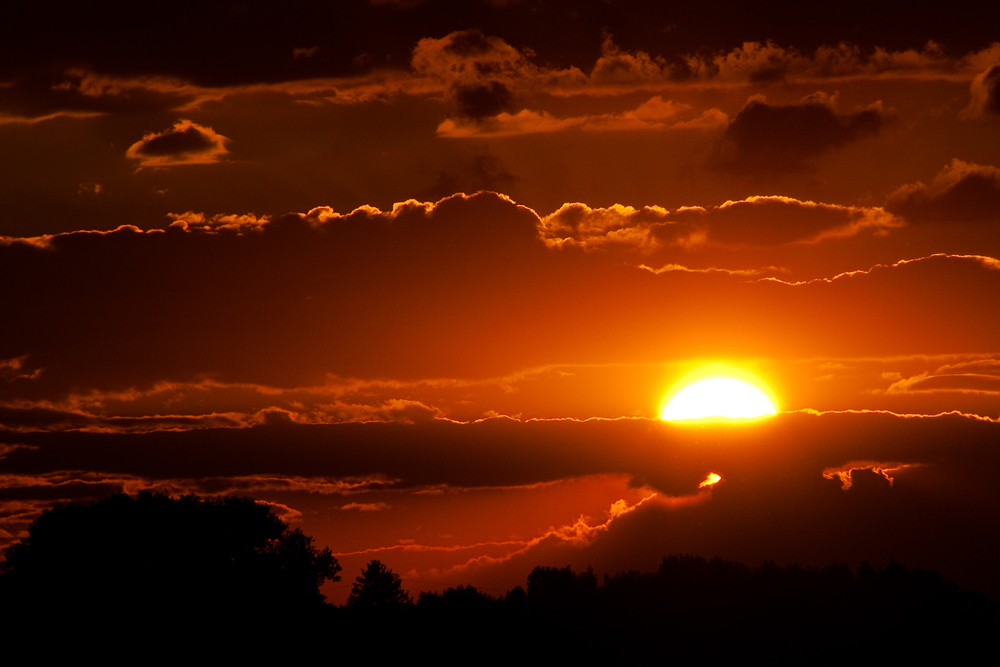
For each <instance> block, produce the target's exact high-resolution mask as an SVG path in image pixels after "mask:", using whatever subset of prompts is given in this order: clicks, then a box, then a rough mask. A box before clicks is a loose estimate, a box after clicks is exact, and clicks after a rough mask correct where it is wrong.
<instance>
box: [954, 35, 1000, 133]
mask: <svg viewBox="0 0 1000 667" xmlns="http://www.w3.org/2000/svg"><path fill="white" fill-rule="evenodd" d="M998 51H1000V49H998ZM996 57H997V58H998V59H1000V53H998V54H996ZM971 93H972V100H971V101H970V102H969V106H968V107H966V108H965V109H963V110H962V113H961V114H960V115H961V117H962V118H966V119H968V118H977V117H979V116H982V115H983V114H1000V64H991V66H990V67H988V68H987V69H986V70H985V71H983V72H981V73H980V74H978V75H977V76H976V78H974V79H973V80H972V85H971Z"/></svg>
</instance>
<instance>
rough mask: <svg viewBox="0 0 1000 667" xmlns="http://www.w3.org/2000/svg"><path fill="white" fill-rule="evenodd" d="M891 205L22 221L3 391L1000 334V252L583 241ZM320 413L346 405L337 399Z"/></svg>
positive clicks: (799, 233) (924, 349)
mask: <svg viewBox="0 0 1000 667" xmlns="http://www.w3.org/2000/svg"><path fill="white" fill-rule="evenodd" d="M875 213H877V211H866V210H865V209H852V208H847V207H832V206H822V205H816V204H808V203H804V202H798V201H796V200H784V199H780V198H779V199H770V198H764V199H762V200H753V201H749V200H748V201H746V202H742V203H739V202H737V203H732V204H728V205H725V206H721V207H718V208H717V209H688V210H682V211H679V212H675V213H673V214H670V215H668V214H667V212H665V210H664V209H656V208H648V209H645V210H642V211H638V210H632V211H629V210H628V209H626V208H625V207H621V208H614V207H612V208H610V209H604V210H601V209H592V208H589V207H584V206H582V205H580V206H576V207H573V206H571V207H568V208H566V209H565V210H563V211H562V212H561V213H560V214H559V215H558V216H557V217H555V218H553V219H550V220H548V221H546V222H544V223H543V222H542V221H541V220H540V219H539V218H538V216H537V215H536V214H535V213H534V212H533V211H531V210H530V209H527V208H524V207H521V206H518V205H516V204H515V203H514V202H512V201H510V200H509V199H507V198H505V197H502V196H499V195H496V194H492V193H480V194H477V195H474V196H470V197H466V196H454V197H450V198H448V199H445V200H442V201H440V202H438V203H437V204H430V203H419V202H415V201H410V202H406V203H403V204H400V205H397V206H396V207H395V208H394V209H393V210H392V211H390V212H382V211H378V210H376V209H373V208H370V207H366V208H362V209H358V210H356V211H353V212H351V213H349V214H338V213H336V212H334V211H332V210H330V209H329V208H317V209H313V210H312V211H310V212H309V213H308V214H304V215H291V216H286V217H283V218H279V219H263V220H262V219H259V218H256V217H253V216H216V217H211V218H209V217H206V216H203V215H199V214H185V215H178V216H176V218H177V220H176V221H175V223H174V224H173V225H172V226H171V227H170V228H169V229H167V230H165V231H164V230H152V231H149V232H145V233H143V232H140V231H139V230H137V229H135V228H121V229H119V230H115V231H112V232H105V233H99V232H77V233H72V234H62V235H57V236H53V237H43V238H38V239H24V240H11V239H8V240H6V241H5V243H4V244H3V245H0V278H2V280H4V281H5V284H8V285H17V286H18V287H17V289H12V290H8V291H7V292H6V293H5V294H4V295H3V297H2V299H0V308H2V310H3V312H5V313H7V314H8V315H9V317H10V318H11V321H16V322H19V325H18V326H17V327H13V328H11V329H9V330H8V331H7V332H6V333H5V335H4V336H3V337H2V339H0V359H3V360H7V361H6V362H5V365H4V369H3V373H4V375H9V376H10V378H9V381H8V382H4V383H3V384H2V385H0V397H3V398H4V400H6V401H8V402H11V401H13V402H18V401H22V402H23V401H36V402H37V401H44V400H50V401H51V400H59V401H61V400H66V399H68V398H69V397H70V396H71V395H75V396H79V397H80V400H86V396H88V395H89V392H91V391H99V392H132V391H138V392H151V391H152V390H153V389H154V388H156V387H158V386H163V387H168V386H169V385H170V384H171V383H177V382H180V383H194V385H198V384H200V383H201V386H203V387H204V390H205V391H209V392H211V391H214V390H213V388H212V385H211V382H213V381H214V382H220V383H222V386H226V385H229V384H233V383H236V384H240V383H245V384H247V385H251V386H256V387H267V386H271V387H283V388H286V389H288V388H293V387H308V386H315V385H323V384H325V383H326V382H327V381H328V379H329V378H330V377H331V376H337V377H341V378H356V379H367V380H400V381H402V380H406V381H413V380H420V379H431V378H452V379H456V378H465V379H482V378H489V377H502V376H504V375H507V374H510V373H515V372H520V371H523V370H526V369H531V368H538V367H542V366H546V365H552V364H564V363H578V364H599V363H607V362H637V363H638V362H649V361H654V360H663V359H664V354H665V353H664V350H671V355H670V357H669V358H676V357H677V356H680V357H685V356H695V357H701V358H705V357H713V356H714V357H725V356H736V357H760V356H767V357H776V356H777V357H786V356H789V355H791V356H799V357H815V356H816V355H820V356H823V355H827V356H831V355H832V356H858V355H862V356H863V355H866V354H867V355H886V354H915V353H924V354H926V353H958V352H983V351H984V350H992V349H993V347H994V342H995V327H996V321H995V317H994V315H995V314H996V313H997V312H1000V310H997V309H995V308H993V307H992V306H991V304H993V303H994V302H995V301H996V299H997V298H998V295H1000V285H998V281H1000V271H997V270H996V265H997V262H996V260H991V259H990V258H989V257H952V256H937V257H930V258H926V259H923V260H921V261H912V262H898V263H896V264H894V265H882V266H878V267H876V268H875V269H872V270H870V271H855V272H852V273H850V274H845V275H843V276H839V277H836V278H824V279H816V280H811V281H800V280H795V279H794V278H792V279H785V280H777V279H776V278H777V277H778V276H783V275H785V274H783V273H782V272H780V271H777V272H775V271H771V272H770V273H769V274H767V275H768V276H769V277H770V278H775V279H774V280H767V281H762V280H759V279H757V278H758V276H759V274H754V273H750V274H748V273H746V272H740V271H732V272H726V271H719V272H685V271H672V270H666V271H660V270H659V267H660V265H659V264H658V263H657V262H656V261H655V258H657V257H661V256H662V255H656V254H654V255H651V256H646V257H645V258H644V257H643V256H642V253H641V251H639V252H638V254H636V251H635V250H632V249H631V248H632V246H626V247H627V249H628V250H629V251H628V253H627V254H624V255H622V254H619V253H617V252H596V253H595V252H587V246H586V245H584V247H583V248H581V247H580V246H581V245H582V244H581V242H580V240H584V241H586V242H587V243H589V241H587V239H590V238H594V237H600V236H601V235H603V236H606V237H610V238H614V237H616V236H620V237H621V238H623V239H626V240H627V239H628V235H629V234H631V233H634V232H636V230H638V232H642V230H646V231H645V233H646V234H647V242H648V241H649V239H652V240H654V241H656V243H659V242H660V241H659V240H658V239H657V236H656V235H657V234H661V231H659V230H668V231H666V232H662V233H664V234H667V235H669V234H670V233H671V232H670V231H669V230H672V229H673V228H674V227H677V226H681V227H682V228H683V227H685V226H686V227H687V228H688V230H691V229H702V230H707V231H705V234H707V238H709V239H711V238H712V235H713V234H716V233H718V234H719V235H720V240H721V241H723V242H726V243H748V244H753V243H761V242H764V243H787V242H789V241H791V240H795V239H805V240H808V239H811V238H815V237H816V236H817V235H822V234H825V233H840V232H838V231H837V230H843V229H845V228H846V229H848V230H849V229H850V228H851V226H852V225H854V226H857V225H869V224H876V223H877V222H878V220H879V218H878V216H876V215H875ZM672 215H676V216H678V217H679V219H680V222H671V218H670V216H672ZM873 220H874V222H873ZM769 225H770V226H769ZM796 225H798V227H796ZM875 228H876V229H877V227H875ZM543 233H545V234H547V235H552V236H554V235H557V234H558V235H560V238H570V239H574V241H573V242H572V243H570V242H569V241H566V242H563V243H554V242H553V239H552V238H551V237H549V238H547V239H546V240H543V239H542V238H541V236H542V234H543ZM689 236H690V231H689ZM668 238H669V236H668ZM654 245H655V244H654ZM664 245H669V243H665V244H664ZM674 252H679V253H689V252H691V251H690V250H689V249H687V248H685V247H683V246H682V247H679V248H677V249H675V250H674ZM667 257H669V256H667ZM626 260H627V261H626ZM669 261H670V260H669V259H667V262H668V263H669ZM640 264H645V267H646V268H649V267H652V269H654V270H646V269H645V268H640V266H639V265H640ZM41 304H44V307H42V306H41ZM885 304H893V305H892V307H891V308H887V307H886V306H885ZM595 309H597V310H596V311H595ZM595 312H600V313H601V316H600V317H596V318H595V316H594V313H595ZM678 322H683V323H684V325H683V326H679V325H678ZM526 323H530V325H526ZM871 331H886V332H891V334H892V335H891V336H890V337H881V336H876V337H873V336H871V335H870V332H871ZM626 340H627V341H629V342H628V344H627V345H623V344H622V343H621V341H626ZM192 386H193V385H192ZM219 391H222V392H225V391H228V390H225V389H222V388H220V389H219ZM258 391H263V389H260V390H258ZM169 395H170V394H169V392H167V391H165V393H159V394H158V393H157V392H155V391H153V392H152V393H150V394H149V395H148V396H149V400H150V401H152V402H155V397H156V396H161V397H162V398H163V399H164V400H166V399H167V398H168V396H169ZM262 395H263V394H262ZM257 400H259V399H254V402H255V403H256V401H257ZM9 405H10V406H11V407H29V406H26V405H25V404H23V403H17V404H16V405H15V404H14V403H9ZM170 405H172V407H169V408H168V407H167V404H165V405H164V406H161V407H159V408H153V407H152V404H151V405H150V406H149V409H150V410H151V413H148V414H157V415H165V414H166V415H169V414H174V412H173V411H174V410H177V409H179V408H178V407H177V405H176V404H170ZM31 407H52V405H51V404H44V405H43V404H40V403H32V404H31ZM428 407H429V408H431V411H432V406H428ZM232 409H233V410H237V411H238V407H236V404H235V403H234V407H233V408H232ZM366 409H367V408H366ZM370 409H371V410H372V411H373V415H374V414H376V413H378V412H379V411H384V410H388V411H391V410H392V408H390V407H384V408H383V407H378V402H375V403H371V404H370ZM421 409H422V410H423V409H426V408H421ZM164 410H167V411H166V412H165V411H164ZM320 412H321V413H324V414H339V413H340V412H341V410H340V408H336V407H333V405H332V403H331V407H329V408H326V409H322V410H320ZM230 419H236V420H237V421H240V420H241V419H244V418H241V417H230Z"/></svg>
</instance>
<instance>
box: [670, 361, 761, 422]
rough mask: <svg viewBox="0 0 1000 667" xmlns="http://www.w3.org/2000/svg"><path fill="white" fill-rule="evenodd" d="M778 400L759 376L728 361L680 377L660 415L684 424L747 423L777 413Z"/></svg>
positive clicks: (708, 365) (706, 366)
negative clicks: (727, 362)
mask: <svg viewBox="0 0 1000 667" xmlns="http://www.w3.org/2000/svg"><path fill="white" fill-rule="evenodd" d="M777 412H778V408H777V400H776V399H775V397H774V393H773V392H772V391H771V389H770V387H768V386H767V384H765V383H764V381H763V380H761V379H760V378H759V377H758V376H757V375H755V374H754V373H751V372H750V371H747V370H746V369H743V368H740V367H738V366H731V365H729V364H707V365H705V366H702V367H700V368H697V369H695V370H694V371H692V372H690V373H688V374H687V375H685V376H684V377H682V378H681V379H680V380H678V381H677V382H676V383H675V384H674V386H673V387H672V388H671V390H670V391H669V392H667V395H666V396H665V397H664V400H663V405H662V407H661V410H660V418H661V419H663V420H666V421H671V422H675V421H683V422H685V423H705V422H745V421H754V420H757V419H762V418H764V417H769V416H771V415H774V414H777Z"/></svg>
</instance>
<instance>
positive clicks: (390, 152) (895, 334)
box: [0, 0, 1000, 603]
mask: <svg viewBox="0 0 1000 667" xmlns="http://www.w3.org/2000/svg"><path fill="white" fill-rule="evenodd" d="M49 5H52V6H49ZM10 14H11V15H12V20H11V23H10V25H15V26H16V25H20V26H23V27H24V29H23V30H16V31H13V34H11V35H9V36H8V37H9V38H5V40H4V41H3V42H2V43H0V155H3V157H4V164H5V168H4V177H3V178H2V179H0V285H2V286H3V287H2V289H0V309H2V311H3V312H4V323H3V326H0V546H5V545H7V544H10V543H12V542H13V541H15V540H16V539H18V538H19V537H21V536H23V535H25V532H24V531H25V530H26V528H27V526H28V525H29V524H30V522H31V521H32V520H33V519H34V518H35V517H37V516H38V515H39V514H40V513H41V512H42V511H44V509H46V508H47V507H51V506H52V505H53V504H55V503H60V502H62V503H65V502H71V501H79V502H86V501H88V500H91V499H96V498H100V497H102V496H104V495H107V494H109V493H113V492H116V491H126V492H130V493H134V492H137V491H139V490H142V489H151V490H158V491H163V492H167V493H173V494H184V493H196V494H200V495H206V496H210V495H216V494H238V495H249V496H251V497H254V498H256V499H258V500H261V501H263V502H267V503H269V504H271V505H272V507H273V508H274V511H275V512H276V513H278V514H279V515H280V516H281V517H282V518H284V519H285V520H286V521H289V522H290V523H291V524H292V525H293V526H295V527H301V528H302V529H303V530H304V531H305V532H306V533H307V534H310V535H312V536H313V537H314V538H315V539H316V542H317V544H318V545H319V546H321V547H323V546H329V547H330V548H331V550H332V551H333V552H334V553H335V554H337V556H338V558H339V559H340V562H341V563H342V564H343V565H344V573H345V581H344V582H340V583H339V584H338V583H330V584H327V585H326V587H325V588H324V589H323V590H324V593H326V594H327V595H328V596H329V599H330V600H331V601H333V602H337V603H342V602H343V601H344V600H346V597H347V594H348V593H349V590H350V583H349V582H350V581H351V580H352V579H353V577H354V574H355V573H356V572H358V571H360V569H361V567H362V566H363V565H364V564H365V563H366V562H367V561H368V560H370V559H372V558H378V559H380V560H381V561H382V562H384V563H386V564H387V565H388V566H389V567H391V568H392V569H393V570H394V571H395V572H397V573H398V574H400V575H401V576H402V577H403V582H404V585H405V586H406V587H407V588H408V589H409V590H410V591H411V592H413V593H417V592H419V591H421V590H440V589H441V587H443V586H450V585H456V584H474V585H476V586H478V587H480V588H481V589H482V590H484V591H486V592H490V593H494V594H500V593H502V592H503V591H506V590H507V589H509V588H511V587H513V586H514V585H518V584H521V585H523V583H524V580H525V578H526V575H527V573H528V572H529V571H530V570H531V569H532V568H533V567H534V566H535V565H552V566H559V567H562V566H565V565H572V566H573V567H575V568H586V567H588V566H592V567H593V568H594V570H595V572H597V573H598V574H601V573H603V572H608V573H610V574H614V573H616V572H620V571H624V570H628V569H640V570H641V569H646V570H649V569H652V568H655V567H656V565H657V564H658V563H659V561H660V560H661V559H662V558H663V557H664V556H666V555H669V554H679V553H687V554H693V555H700V556H705V557H709V558H711V557H714V556H721V557H723V558H727V559H731V560H740V561H742V562H744V563H747V564H748V565H751V566H756V565H759V564H760V563H761V562H763V561H764V560H768V559H769V560H774V561H776V562H779V563H799V564H801V565H807V566H823V565H827V564H829V563H831V562H843V563H848V564H850V565H852V566H857V565H858V564H860V562H861V561H863V560H868V561H869V562H871V563H873V564H875V565H877V566H878V565H884V564H886V563H888V562H889V561H890V559H895V560H896V561H898V562H901V563H904V564H906V565H907V566H909V567H915V566H919V567H923V568H925V569H936V570H938V571H940V572H942V573H943V574H944V575H945V576H947V577H948V578H951V579H954V580H955V581H957V582H959V583H960V584H962V585H963V586H968V587H974V588H978V589H980V590H983V591H984V592H987V593H989V594H990V595H992V596H994V597H995V598H996V597H1000V571H998V570H997V568H996V565H995V563H997V562H1000V490H998V485H997V484H996V479H997V476H998V474H1000V449H998V443H1000V333H998V332H1000V31H998V30H997V29H996V26H997V25H1000V10H996V9H992V10H990V9H987V10H983V9H981V8H979V9H975V8H974V7H973V4H972V3H965V2H952V3H948V4H947V5H946V6H942V7H941V9H940V11H917V10H915V9H914V10H912V11H910V12H909V13H906V12H905V11H904V10H900V9H896V8H888V7H884V8H883V7H877V6H876V7H873V6H871V3H860V2H841V3H836V4H822V5H809V6H806V5H802V4H801V3H790V2H769V3H752V6H751V4H748V3H723V4H722V5H717V4H714V3H713V4H711V5H708V4H705V3H701V4H694V5H680V4H675V3H658V2H640V1H626V0H606V1H603V2H569V1H551V2H546V1H543V0H537V1H536V0H506V1H501V0H493V1H472V0H470V1H468V2H460V3H451V2H440V1H435V0H425V1H423V2H422V1H420V0H399V1H395V2H393V1H391V0H370V1H362V0H346V1H344V2H338V3H321V2H308V1H304V0H303V1H300V2H291V3H289V2H282V3H277V2H273V1H271V0H259V1H248V2H209V3H202V2H198V3H194V2H171V3H169V4H168V3H161V2H150V3H143V4H142V5H141V6H136V7H132V8H130V9H129V10H128V12H124V13H123V12H122V11H121V10H120V9H119V7H118V6H117V5H115V4H113V3H90V4H88V5H86V6H84V5H80V6H78V7H74V8H70V9H67V8H65V7H63V6H61V5H60V6H59V8H58V11H56V9H55V5H54V3H33V4H30V6H29V5H23V6H19V7H17V8H14V9H11V11H10ZM709 363H723V364H729V365H730V366H733V367H738V368H741V369H744V370H745V371H747V372H751V373H754V374H755V375H756V376H757V377H759V378H760V379H761V381H763V382H764V383H766V385H767V386H768V387H769V388H770V390H771V391H772V392H773V394H774V396H775V397H776V398H777V402H778V408H779V414H777V415H776V416H774V417H772V418H770V419H766V420H762V421H758V422H753V423H748V424H701V425H697V426H691V425H680V424H677V423H668V422H664V421H662V420H660V419H659V415H660V412H661V409H662V403H663V400H664V397H665V395H666V394H667V392H668V390H670V389H671V387H672V386H674V385H675V383H676V382H677V381H678V380H679V379H680V378H682V377H684V376H685V374H687V373H689V372H692V371H695V372H697V370H698V369H699V368H701V367H703V366H704V365H705V364H709ZM709 473H715V474H717V475H718V476H719V477H720V478H721V479H720V481H719V482H718V483H716V484H714V485H711V486H700V484H701V482H702V481H703V480H705V479H706V477H707V475H708V474H709Z"/></svg>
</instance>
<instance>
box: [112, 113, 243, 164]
mask: <svg viewBox="0 0 1000 667" xmlns="http://www.w3.org/2000/svg"><path fill="white" fill-rule="evenodd" d="M227 141H229V139H228V137H224V136H222V135H221V134H219V133H218V132H216V131H215V130H213V129H212V128H210V127H202V126H201V125H198V124H197V123H193V122H191V121H190V120H180V121H178V122H177V123H175V124H174V126H173V127H172V128H171V129H169V130H164V131H163V132H148V133H146V135H145V136H143V138H142V139H141V140H140V141H137V142H135V143H134V144H132V145H131V146H129V149H128V151H127V152H126V155H127V156H128V157H129V158H131V159H133V160H138V161H139V165H140V166H141V167H173V166H176V165H182V164H211V163H213V162H218V161H219V159H220V158H221V157H222V156H224V155H226V154H227V153H229V151H228V150H226V145H225V144H226V142H227Z"/></svg>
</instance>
